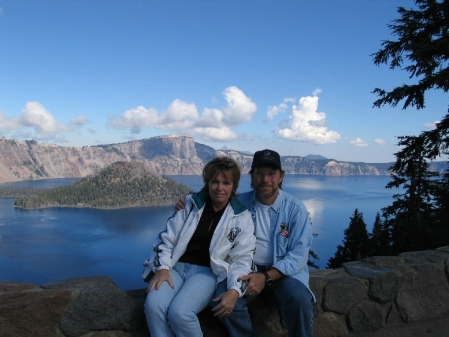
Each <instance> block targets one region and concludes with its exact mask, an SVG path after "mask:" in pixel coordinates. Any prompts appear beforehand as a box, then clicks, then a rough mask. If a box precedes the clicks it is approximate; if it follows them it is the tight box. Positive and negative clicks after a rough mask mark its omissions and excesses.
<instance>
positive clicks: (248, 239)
mask: <svg viewBox="0 0 449 337" xmlns="http://www.w3.org/2000/svg"><path fill="white" fill-rule="evenodd" d="M205 204H206V195H205V193H204V192H203V191H201V192H198V193H195V194H191V195H188V196H187V197H186V206H185V208H184V209H183V210H180V211H178V212H175V213H174V214H173V215H172V216H171V217H170V218H169V219H168V221H167V226H166V228H165V230H164V231H162V232H161V233H160V234H159V240H158V242H157V244H156V245H155V246H154V251H153V253H152V256H151V258H150V263H151V265H152V270H153V272H157V271H158V270H160V269H171V268H173V266H174V265H175V264H176V263H177V262H178V260H179V258H180V257H181V256H182V255H183V254H184V252H185V251H186V248H187V244H188V243H189V241H190V239H191V238H192V235H193V233H194V232H195V230H196V228H197V226H198V223H199V220H200V218H201V215H202V214H203V211H204V206H205ZM255 247H256V237H255V235H254V224H253V221H252V219H251V214H250V213H249V211H248V210H247V209H246V207H245V206H243V205H242V204H241V203H240V201H238V199H237V198H232V199H231V201H230V202H229V204H228V206H227V207H226V209H225V211H224V213H223V215H222V217H221V219H220V222H219V223H218V224H217V227H216V229H215V231H214V234H213V236H212V240H211V243H210V247H209V253H210V263H211V268H212V271H213V272H214V274H215V275H216V276H217V284H218V283H219V282H221V281H223V280H224V279H225V278H228V280H227V286H228V290H229V289H234V290H236V291H237V292H238V293H239V296H243V294H244V293H245V290H246V287H247V283H246V282H243V281H241V280H239V277H241V276H244V275H248V274H250V273H251V272H255V265H254V262H253V255H254V251H255Z"/></svg>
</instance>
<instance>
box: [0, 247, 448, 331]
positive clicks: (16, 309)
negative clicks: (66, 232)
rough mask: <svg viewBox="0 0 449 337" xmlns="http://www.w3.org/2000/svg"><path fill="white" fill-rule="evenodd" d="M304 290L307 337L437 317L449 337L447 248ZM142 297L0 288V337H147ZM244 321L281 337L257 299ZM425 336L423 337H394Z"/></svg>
mask: <svg viewBox="0 0 449 337" xmlns="http://www.w3.org/2000/svg"><path fill="white" fill-rule="evenodd" d="M136 277H139V275H136ZM310 286H311V288H312V290H313V292H314V293H315V295H316V297H317V302H316V303H315V304H314V321H313V325H314V332H313V337H337V336H348V337H351V336H354V337H355V336H357V337H360V336H370V335H371V333H374V332H377V333H378V334H376V336H399V335H396V334H394V331H408V330H410V329H409V328H408V327H409V326H413V325H414V323H420V322H425V321H427V320H431V319H432V320H435V319H436V318H442V320H441V322H440V324H439V327H438V329H439V330H442V332H441V333H437V334H432V336H435V337H437V336H438V337H439V336H447V331H449V322H448V321H446V320H444V317H448V316H449V247H444V248H441V249H437V250H434V251H421V252H410V253H403V254H400V255H399V256H395V257H393V256H388V257H372V258H367V259H363V260H361V261H358V262H350V263H346V264H344V265H343V267H342V268H339V269H335V270H331V269H325V270H315V271H311V277H310ZM145 294H146V292H145V289H140V290H135V291H128V292H125V291H123V290H121V289H119V288H118V287H117V286H116V285H115V284H114V282H112V281H111V280H110V279H109V278H108V277H88V278H75V279H68V280H65V281H57V282H50V283H47V284H43V285H40V286H39V285H35V284H31V283H19V282H0V336H2V337H12V336H14V337H22V336H23V337H28V336H45V337H49V336H57V337H65V336H67V337H69V336H70V337H77V336H80V337H103V336H109V337H125V336H128V337H147V336H149V334H148V331H147V328H146V322H145V316H144V313H143V302H144V300H145ZM250 314H251V317H252V321H253V325H254V327H255V329H256V330H257V331H258V332H259V333H260V335H261V336H262V337H281V336H286V332H287V331H286V330H285V328H284V327H283V325H282V320H281V318H280V317H279V313H278V311H277V309H276V308H275V306H274V305H273V304H272V303H270V302H269V301H268V300H267V299H264V298H263V297H262V296H259V298H258V299H257V300H255V301H254V302H252V303H251V305H250ZM199 317H200V323H201V327H202V329H203V332H204V336H205V337H221V336H222V337H225V336H227V333H226V330H225V328H224V326H223V325H221V323H220V322H219V321H218V320H216V319H214V318H213V317H212V315H211V311H210V309H206V310H204V311H203V312H202V313H201V314H200V315H199ZM418 328H419V326H418ZM432 328H433V329H435V327H433V326H432ZM388 331H390V332H389V333H387V332H388ZM391 331H393V333H391ZM430 332H433V331H430ZM424 333H429V331H428V330H427V331H426V330H424V331H419V332H417V333H413V334H412V333H410V332H409V333H408V334H401V335H400V336H423V335H424Z"/></svg>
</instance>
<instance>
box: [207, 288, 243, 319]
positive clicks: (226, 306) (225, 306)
mask: <svg viewBox="0 0 449 337" xmlns="http://www.w3.org/2000/svg"><path fill="white" fill-rule="evenodd" d="M238 298H239V293H238V292H237V291H236V290H234V289H231V290H228V291H227V292H225V293H223V294H221V295H220V296H218V297H217V298H213V299H212V301H214V302H218V301H220V303H219V304H217V305H216V306H215V307H213V308H212V311H215V314H214V316H218V317H226V316H229V315H230V314H231V312H232V311H233V310H234V306H235V302H237V300H238Z"/></svg>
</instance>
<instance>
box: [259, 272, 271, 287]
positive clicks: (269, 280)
mask: <svg viewBox="0 0 449 337" xmlns="http://www.w3.org/2000/svg"><path fill="white" fill-rule="evenodd" d="M262 274H264V276H265V286H266V287H269V286H271V284H272V283H273V280H272V279H271V278H270V275H268V273H267V272H266V271H263V272H262Z"/></svg>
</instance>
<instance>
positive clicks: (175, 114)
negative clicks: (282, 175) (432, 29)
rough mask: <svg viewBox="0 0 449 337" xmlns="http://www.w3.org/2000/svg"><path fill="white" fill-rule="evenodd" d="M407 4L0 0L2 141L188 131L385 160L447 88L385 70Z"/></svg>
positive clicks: (437, 106)
mask: <svg viewBox="0 0 449 337" xmlns="http://www.w3.org/2000/svg"><path fill="white" fill-rule="evenodd" d="M398 6H404V7H406V8H412V7H413V6H414V1H411V0H338V1H334V0H257V1H256V0H177V1H173V0H164V1H162V0H158V1H156V0H145V1H144V0H126V1H125V0H120V1H118V0H33V1H31V0H28V1H25V0H0V137H5V138H9V139H15V140H31V139H34V140H36V141H38V142H39V143H44V144H57V145H61V146H76V147H82V146H93V145H100V144H113V143H122V142H127V141H130V140H140V139H145V138H151V137H155V136H163V135H188V136H192V137H193V138H194V139H195V141H196V142H198V143H201V144H205V145H208V146H211V147H212V148H214V149H221V148H223V147H226V148H228V149H234V150H238V151H249V152H254V151H257V150H261V149H265V148H269V149H272V150H275V151H277V152H279V154H280V155H281V156H287V155H293V156H306V155H309V154H314V155H322V156H324V157H326V158H330V159H335V160H340V161H350V162H358V161H360V162H370V163H382V162H393V161H395V156H394V153H396V152H398V151H399V150H400V149H399V148H398V147H397V145H396V144H397V142H398V139H397V137H398V136H405V135H418V134H419V133H421V132H422V131H426V130H430V129H431V128H433V127H434V125H435V122H438V121H439V120H440V119H441V118H442V117H443V116H444V115H445V114H446V113H447V108H448V97H447V95H444V93H442V92H438V91H435V92H430V93H428V94H427V95H426V97H425V99H426V107H425V109H422V110H416V109H415V108H413V107H409V108H407V109H406V110H403V109H402V105H401V103H400V104H399V105H398V106H397V107H390V106H384V107H382V108H374V107H373V102H374V101H375V100H376V98H377V97H376V95H375V94H373V93H372V91H373V90H374V89H375V88H376V87H378V88H382V89H385V90H391V89H393V88H394V87H396V86H399V85H402V84H404V83H409V84H410V83H415V82H416V79H410V78H409V77H408V74H407V73H406V72H405V71H403V70H390V69H389V67H388V66H387V65H381V66H376V65H374V63H373V56H372V54H373V53H375V52H377V51H378V50H379V49H380V48H381V43H382V41H383V40H394V39H395V37H394V36H393V35H391V31H390V29H389V28H388V24H391V23H392V20H394V19H397V18H399V14H398V13H397V7H398Z"/></svg>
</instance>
